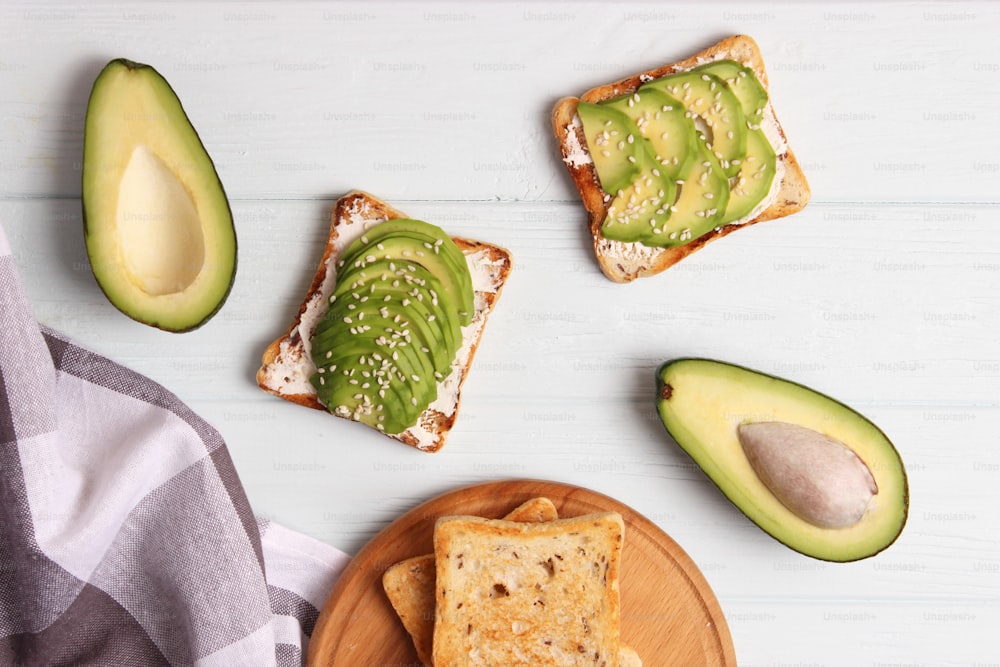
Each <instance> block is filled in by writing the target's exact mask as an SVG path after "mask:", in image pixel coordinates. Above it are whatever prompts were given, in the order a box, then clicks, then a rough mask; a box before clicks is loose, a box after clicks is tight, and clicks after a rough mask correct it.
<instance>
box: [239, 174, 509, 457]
mask: <svg viewBox="0 0 1000 667" xmlns="http://www.w3.org/2000/svg"><path fill="white" fill-rule="evenodd" d="M406 217H408V216H407V215H406V214H404V213H402V212H401V211H399V210H397V209H395V208H393V207H391V206H390V205H389V204H387V203H385V202H383V201H380V200H379V199H376V198H375V197H373V196H372V195H370V194H368V193H366V192H361V191H352V192H349V193H348V194H346V195H344V196H343V197H341V198H340V199H339V200H337V202H336V204H335V205H334V208H333V212H332V214H331V221H330V231H329V235H328V237H327V241H326V245H325V247H324V250H323V256H322V258H321V260H320V262H319V266H318V267H317V269H316V273H315V274H314V277H313V280H312V283H311V284H310V286H309V289H308V291H307V292H306V296H305V299H304V300H303V302H302V305H301V306H300V307H299V310H298V313H297V314H296V316H295V319H294V321H293V322H292V324H291V326H290V327H289V328H288V330H287V331H286V332H285V333H284V334H283V335H282V336H281V337H280V338H278V339H277V340H275V341H274V342H272V343H271V344H270V345H268V347H267V348H266V349H265V350H264V353H263V355H262V359H261V367H260V369H259V370H258V371H257V384H258V385H259V386H260V388H261V389H263V390H264V391H266V392H268V393H271V394H274V395H275V396H279V397H281V398H283V399H285V400H287V401H291V402H292V403H297V404H299V405H303V406H306V407H309V408H314V409H317V410H326V408H325V407H324V406H323V405H322V404H321V403H320V401H319V400H318V399H317V396H316V390H315V388H314V387H313V386H312V384H311V383H310V381H309V378H310V377H311V376H312V375H313V373H315V372H316V365H315V364H314V363H313V360H312V357H311V356H310V349H311V348H310V340H311V338H312V336H313V334H314V332H315V330H316V325H317V323H318V322H319V321H320V320H321V319H322V317H323V315H324V314H325V313H326V309H327V307H328V304H329V295H330V294H331V292H332V291H333V288H334V286H335V285H336V273H337V270H336V264H337V260H338V258H339V256H340V253H341V252H342V251H343V249H344V248H345V247H347V245H348V244H350V243H351V241H353V240H354V239H356V238H358V237H360V236H361V235H362V234H363V233H364V231H365V230H366V229H369V228H371V227H372V226H373V225H377V224H379V223H381V222H384V221H386V220H389V219H394V218H406ZM453 240H454V241H455V244H456V245H457V246H458V248H459V249H460V250H461V251H462V253H464V255H465V257H466V261H467V262H468V264H469V269H470V272H471V273H472V279H473V289H474V293H475V315H474V316H473V319H472V322H471V323H470V324H468V325H467V326H464V327H462V345H461V347H460V348H459V350H458V354H457V355H456V358H455V360H454V362H453V364H452V372H451V373H450V374H449V375H448V376H447V377H445V378H444V380H442V381H440V382H438V398H437V399H436V400H435V401H434V402H432V403H431V404H430V406H429V407H428V408H427V409H426V410H425V411H424V412H423V413H422V414H421V415H420V418H419V419H418V420H417V423H416V425H414V426H413V427H411V428H408V429H407V430H405V431H403V432H402V433H399V434H387V435H389V437H391V438H394V439H396V440H399V441H400V442H403V443H405V444H407V445H410V446H412V447H416V448H417V449H420V450H422V451H427V452H434V451H438V450H439V449H440V448H441V447H442V446H443V445H444V442H445V440H446V438H447V436H448V433H449V431H450V430H451V428H452V427H453V426H454V423H455V418H456V416H457V414H458V407H459V398H460V392H461V387H462V384H463V383H464V381H465V377H466V374H467V373H468V371H469V367H470V365H471V363H472V358H473V356H474V355H475V352H476V349H477V348H478V345H479V341H480V338H481V336H482V334H483V329H484V326H485V324H486V320H487V318H488V316H489V314H490V312H491V311H492V310H493V307H494V305H495V303H496V300H497V299H498V298H499V296H500V292H501V290H502V288H503V285H504V283H505V281H506V280H507V277H508V275H509V274H510V270H511V266H512V258H511V255H510V253H509V252H508V251H507V250H505V249H504V248H501V247H499V246H495V245H491V244H488V243H482V242H479V241H473V240H470V239H464V238H454V239H453Z"/></svg>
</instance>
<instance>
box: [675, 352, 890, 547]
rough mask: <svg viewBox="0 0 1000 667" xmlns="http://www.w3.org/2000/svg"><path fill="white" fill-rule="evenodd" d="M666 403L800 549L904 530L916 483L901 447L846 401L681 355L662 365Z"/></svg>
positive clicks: (720, 470)
mask: <svg viewBox="0 0 1000 667" xmlns="http://www.w3.org/2000/svg"><path fill="white" fill-rule="evenodd" d="M657 408H658V411H659V415H660V419H661V420H662V421H663V425H664V426H665V427H666V429H667V432H668V433H669V434H670V435H671V437H672V438H673V439H674V440H675V441H676V442H677V444H678V445H680V447H681V448H682V449H684V451H686V452H687V453H688V454H689V455H690V456H691V458H692V459H693V460H694V462H695V463H697V464H698V466H699V467H700V468H701V469H702V470H703V471H704V472H705V474H707V475H708V477H709V478H710V479H711V480H712V481H713V482H714V483H715V484H716V485H717V486H718V487H719V489H720V490H721V491H722V492H723V493H724V494H725V495H726V496H727V497H728V498H729V500H730V501H732V502H733V504H734V505H736V507H737V508H739V509H740V511H742V512H743V513H744V514H745V515H746V516H747V517H748V518H750V519H751V520H752V521H753V522H754V523H756V524H757V525H758V526H760V527H761V528H762V529H763V530H764V531H765V532H767V533H768V534H770V535H771V536H772V537H774V538H775V539H777V540H778V541H780V542H782V543H784V544H785V545H787V546H789V547H791V548H792V549H794V550H796V551H798V552H800V553H803V554H805V555H807V556H812V557H813V558H818V559H821V560H828V561H838V562H844V561H854V560H859V559H862V558H867V557H869V556H873V555H875V554H877V553H878V552H880V551H882V550H883V549H885V548H886V547H888V546H889V545H891V544H892V543H893V542H894V541H895V540H896V538H897V537H898V536H899V534H900V533H901V532H902V530H903V526H904V524H905V523H906V515H907V510H908V504H909V495H908V493H909V492H908V488H907V479H906V471H905V469H904V467H903V462H902V460H901V459H900V457H899V453H898V452H897V451H896V448H895V447H894V446H893V444H892V442H890V441H889V439H888V437H886V435H885V434H884V433H883V432H882V431H881V430H880V429H879V428H878V427H877V426H876V425H875V424H873V423H872V422H871V421H869V420H868V419H867V418H865V417H864V416H862V415H861V414H859V413H858V412H856V411H855V410H852V409H851V408H849V407H847V406H846V405H844V404H843V403H840V402H839V401H836V400H834V399H832V398H830V397H828V396H825V395H823V394H821V393H819V392H816V391H814V390H812V389H809V388H808V387H804V386H802V385H800V384H796V383H794V382H790V381H788V380H784V379H781V378H777V377H774V376H771V375H767V374H764V373H760V372H757V371H753V370H750V369H747V368H743V367H741V366H736V365H733V364H728V363H724V362H720V361H712V360H707V359H678V360H675V361H670V362H667V363H665V364H663V365H662V366H661V367H660V369H659V370H658V372H657Z"/></svg>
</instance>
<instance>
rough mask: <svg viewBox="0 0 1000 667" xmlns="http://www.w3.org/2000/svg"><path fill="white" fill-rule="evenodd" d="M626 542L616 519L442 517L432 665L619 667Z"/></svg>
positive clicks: (437, 546) (437, 547)
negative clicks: (534, 520)
mask: <svg viewBox="0 0 1000 667" xmlns="http://www.w3.org/2000/svg"><path fill="white" fill-rule="evenodd" d="M623 539H624V523H623V521H622V517H621V516H620V515H619V514H617V513H615V512H605V513H598V514H588V515H584V516H579V517H574V518H568V519H557V520H555V521H548V522H545V523H534V524H526V523H517V522H513V521H504V520H496V519H483V518H480V517H469V516H455V517H442V518H440V519H438V521H437V523H436V525H435V530H434V555H435V559H436V571H435V576H436V580H437V583H436V585H437V591H436V611H435V623H434V642H433V644H434V646H433V665H434V667H458V666H469V665H505V666H507V667H521V666H523V667H529V666H530V667H544V666H547V665H594V666H602V667H614V666H615V665H617V664H618V662H619V659H620V658H619V656H620V648H621V639H620V631H621V602H620V591H619V577H620V565H621V551H622V543H623Z"/></svg>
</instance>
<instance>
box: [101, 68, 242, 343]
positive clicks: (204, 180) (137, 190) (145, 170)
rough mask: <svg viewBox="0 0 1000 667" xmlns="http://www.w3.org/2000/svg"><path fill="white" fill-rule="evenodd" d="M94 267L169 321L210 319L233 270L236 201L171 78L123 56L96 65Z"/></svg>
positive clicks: (121, 305) (189, 323)
mask: <svg viewBox="0 0 1000 667" xmlns="http://www.w3.org/2000/svg"><path fill="white" fill-rule="evenodd" d="M82 172H83V178H82V199H83V218H84V237H85V241H86V248H87V254H88V257H89V259H90V265H91V269H92V271H93V273H94V277H95V278H96V279H97V282H98V284H99V285H100V287H101V289H102V290H103V292H104V293H105V295H106V296H107V298H108V300H109V301H110V302H111V303H112V304H113V305H114V306H115V307H116V308H118V310H120V311H121V312H123V313H124V314H125V315H128V316H129V317H131V318H133V319H135V320H137V321H139V322H142V323H144V324H148V325H150V326H153V327H158V328H160V329H164V330H166V331H173V332H183V331H190V330H192V329H195V328H197V327H199V326H201V325H202V324H204V323H205V322H207V321H208V320H209V319H210V318H211V317H212V316H213V315H214V314H215V313H216V312H218V310H219V308H221V307H222V305H223V303H224V302H225V300H226V298H227V297H228V295H229V293H230V290H231V288H232V285H233V280H234V278H235V274H236V254H237V251H236V246H237V244H236V231H235V227H234V225H233V218H232V213H231V211H230V208H229V202H228V200H227V198H226V194H225V192H224V190H223V187H222V183H221V182H220V181H219V177H218V174H217V173H216V170H215V166H214V164H213V163H212V160H211V158H210V157H209V155H208V153H207V151H206V150H205V147H204V145H203V144H202V143H201V140H200V139H199V137H198V134H197V132H196V131H195V129H194V127H193V126H192V124H191V122H190V120H189V119H188V117H187V115H186V114H185V112H184V109H183V107H182V106H181V103H180V101H179V100H178V98H177V96H176V95H175V94H174V92H173V90H172V89H171V88H170V85H169V84H168V83H167V81H166V80H165V79H164V78H163V77H162V76H160V74H159V73H157V72H156V70H154V69H153V68H152V67H150V66H148V65H143V64H140V63H135V62H131V61H128V60H124V59H118V60H113V61H111V62H110V63H108V64H107V65H106V66H105V68H104V69H103V70H102V71H101V73H100V74H99V75H98V77H97V79H96V80H95V82H94V86H93V89H92V91H91V95H90V100H89V102H88V106H87V117H86V123H85V130H84V147H83V168H82Z"/></svg>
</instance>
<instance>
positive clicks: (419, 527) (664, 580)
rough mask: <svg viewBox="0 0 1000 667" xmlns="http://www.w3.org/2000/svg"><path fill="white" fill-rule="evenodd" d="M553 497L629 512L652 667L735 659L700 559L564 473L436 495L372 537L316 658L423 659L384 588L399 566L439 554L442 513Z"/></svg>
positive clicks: (638, 639) (345, 581) (626, 634)
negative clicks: (437, 526) (561, 479)
mask: <svg viewBox="0 0 1000 667" xmlns="http://www.w3.org/2000/svg"><path fill="white" fill-rule="evenodd" d="M538 496H545V497H547V498H549V499H550V500H552V502H553V503H555V506H556V508H557V509H558V510H559V515H560V516H563V517H570V516H577V515H580V514H588V513H590V512H600V511H616V512H619V513H620V514H621V515H622V518H623V519H624V520H625V546H624V550H623V552H622V570H621V571H622V575H621V576H622V579H621V596H622V639H623V641H624V642H625V643H626V644H628V645H630V646H632V647H633V648H634V649H636V651H638V653H639V655H640V656H641V657H642V660H643V664H644V665H646V666H647V667H666V666H668V665H669V666H670V667H680V666H684V665H691V666H697V667H708V666H710V665H725V666H730V665H735V664H736V655H735V652H734V650H733V643H732V638H731V637H730V635H729V628H728V626H727V625H726V619H725V617H724V616H723V613H722V609H721V608H720V607H719V603H718V601H717V600H716V599H715V595H714V594H713V593H712V590H711V589H710V588H709V586H708V583H707V582H706V581H705V578H704V577H703V576H702V574H701V572H700V571H699V570H698V568H697V566H695V564H694V562H693V561H692V560H691V559H690V558H689V557H688V555H687V554H686V553H684V551H683V550H682V549H681V548H680V547H679V546H678V545H677V543H676V542H674V541H673V540H672V539H671V538H670V537H668V536H667V534H666V533H664V532H663V531H662V530H660V529H659V528H658V527H657V526H656V525H655V524H654V523H653V522H651V521H649V520H648V519H646V518H645V517H643V516H641V515H640V514H638V513H637V512H635V511H634V510H632V509H631V508H629V507H627V506H626V505H623V504H622V503H620V502H618V501H617V500H614V499H613V498H609V497H608V496H605V495H602V494H599V493H596V492H594V491H589V490H587V489H582V488H579V487H575V486H569V485H566V484H561V483H558V482H549V481H536V480H513V481H501V482H490V483H486V484H477V485H475V486H470V487H465V488H461V489H458V490H455V491H451V492H449V493H445V494H444V495H441V496H438V497H437V498H434V499H432V500H429V501H427V502H425V503H423V504H421V505H419V506H417V507H415V508H414V509H412V510H410V511H409V512H407V513H406V514H404V515H403V516H401V517H399V518H398V519H397V520H395V521H394V522H393V523H392V524H390V525H389V526H388V527H387V528H386V529H385V530H383V531H382V532H381V533H379V534H378V535H377V536H376V537H375V538H374V539H373V540H372V541H371V542H369V543H368V544H367V545H365V547H364V548H362V549H361V551H360V552H359V553H358V555H357V556H356V557H355V558H354V559H353V560H352V561H351V563H350V564H349V565H348V566H347V568H346V569H345V570H344V573H343V574H342V575H341V577H340V579H339V580H338V581H337V584H336V586H335V587H334V589H333V591H331V593H330V596H329V598H328V599H327V601H326V604H325V605H324V606H323V610H322V612H321V613H320V616H319V619H318V621H317V623H316V628H315V630H314V631H313V635H312V640H311V641H310V643H309V649H308V654H307V664H308V665H310V666H316V667H332V666H336V667H366V666H374V665H419V664H420V663H419V662H418V660H417V656H416V651H415V650H414V649H413V645H412V643H411V641H410V638H409V635H407V633H406V631H405V630H404V629H403V626H402V624H401V623H400V622H399V620H398V619H397V617H396V614H395V612H394V611H393V609H392V606H391V605H390V604H389V600H388V599H387V598H386V596H385V593H384V592H383V590H382V573H383V572H384V571H385V570H386V568H388V567H389V566H390V565H392V564H394V563H396V562H398V561H401V560H403V559H404V558H408V557H410V556H417V555H420V554H425V553H430V552H431V551H432V550H433V549H432V536H433V531H434V521H435V520H436V519H437V518H438V517H439V516H443V515H448V514H473V515H477V516H485V517H490V518H499V517H501V516H503V515H505V514H506V513H507V512H509V511H510V510H512V509H514V508H515V507H516V506H518V505H520V504H521V503H522V502H524V501H526V500H529V499H531V498H534V497H538Z"/></svg>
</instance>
